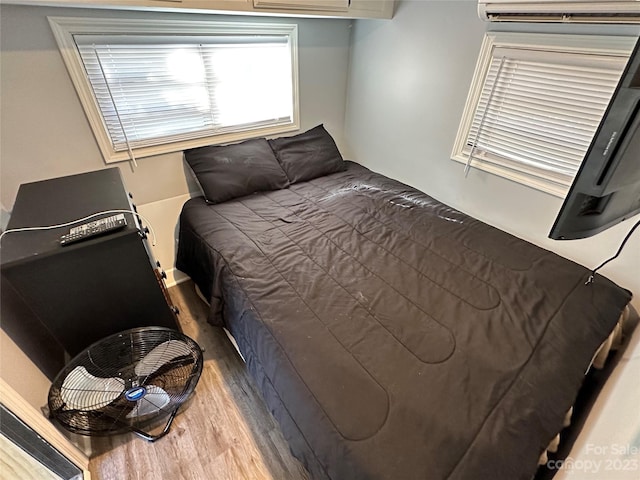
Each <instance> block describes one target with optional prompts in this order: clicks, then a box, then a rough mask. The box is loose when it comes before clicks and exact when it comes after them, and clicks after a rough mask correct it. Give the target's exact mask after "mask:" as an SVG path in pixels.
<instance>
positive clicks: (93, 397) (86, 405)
mask: <svg viewBox="0 0 640 480" xmlns="http://www.w3.org/2000/svg"><path fill="white" fill-rule="evenodd" d="M123 392H124V380H122V379H121V378H116V377H111V378H100V377H94V376H93V375H91V374H90V373H89V372H87V369H86V368H84V367H81V366H80V367H76V368H74V369H73V370H71V372H69V374H68V375H67V376H66V378H65V379H64V382H63V383H62V387H61V388H60V397H61V398H62V401H63V402H64V403H65V406H66V407H67V408H70V409H74V410H98V409H100V408H102V407H104V406H106V405H109V404H110V403H111V402H113V401H114V400H116V399H117V398H118V397H119V396H120V395H122V393H123Z"/></svg>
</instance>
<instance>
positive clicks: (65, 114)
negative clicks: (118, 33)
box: [0, 5, 350, 407]
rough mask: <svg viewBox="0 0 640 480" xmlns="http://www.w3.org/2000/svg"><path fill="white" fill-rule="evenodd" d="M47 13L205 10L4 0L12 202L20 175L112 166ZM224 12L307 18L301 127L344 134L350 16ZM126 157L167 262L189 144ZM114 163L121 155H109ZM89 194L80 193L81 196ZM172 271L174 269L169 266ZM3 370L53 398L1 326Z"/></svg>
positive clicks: (1, 157)
mask: <svg viewBox="0 0 640 480" xmlns="http://www.w3.org/2000/svg"><path fill="white" fill-rule="evenodd" d="M48 15H56V16H91V17H95V16H104V17H122V16H127V17H145V18H149V17H161V18H165V19H171V18H176V19H177V18H180V19H185V18H193V19H200V20H202V19H203V18H207V17H206V16H204V15H187V14H149V13H146V14H145V13H142V12H118V11H100V10H81V9H62V8H44V7H21V6H13V5H2V7H1V15H0V21H1V25H0V35H1V36H0V49H1V56H0V70H1V72H0V74H1V77H0V88H1V94H2V103H1V109H0V138H1V139H2V142H1V145H0V202H1V205H2V212H3V213H2V219H3V221H4V217H5V215H4V210H5V208H6V209H7V210H11V209H12V208H13V203H14V200H15V196H16V193H17V190H18V186H19V185H20V184H21V183H25V182H32V181H37V180H42V179H46V178H52V177H57V176H61V175H70V174H75V173H81V172H86V171H91V170H97V169H101V168H105V167H106V165H105V164H104V162H103V160H102V157H101V155H100V151H99V150H98V147H97V144H96V142H95V140H94V137H93V134H92V132H91V129H90V127H89V124H88V122H87V120H86V118H85V115H84V112H83V110H82V107H81V105H80V102H79V100H78V98H77V95H76V92H75V90H74V88H73V85H72V83H71V80H70V79H69V75H68V74H67V70H66V68H65V66H64V64H63V61H62V58H61V56H60V53H59V51H58V47H57V45H56V43H55V40H54V38H53V34H52V33H51V29H50V27H49V24H48V22H47V16H48ZM216 20H225V21H226V20H228V21H242V22H247V21H267V22H285V23H291V22H295V23H297V24H298V25H299V32H298V35H299V66H300V71H299V78H300V114H301V127H302V129H303V130H305V129H308V128H311V127H314V126H315V125H316V124H318V123H321V122H324V124H325V126H326V127H327V129H328V130H329V131H330V132H331V133H333V134H334V136H335V138H336V140H337V142H338V144H339V145H340V144H342V143H343V138H342V132H343V129H344V109H345V97H346V86H347V67H348V59H349V35H350V29H349V26H350V21H348V20H330V19H291V18H287V19H277V18H271V17H269V18H266V17H265V18H253V17H228V16H216ZM138 165H139V167H138V168H137V169H136V170H135V172H134V171H132V170H131V167H130V166H129V164H127V163H124V164H119V166H120V168H121V170H122V172H123V176H124V178H125V183H126V186H127V188H128V189H129V190H130V191H131V192H132V193H133V194H134V201H135V202H136V203H137V205H138V206H139V211H140V212H141V213H142V214H143V215H145V216H147V217H148V218H149V219H150V221H151V223H152V224H153V226H154V227H155V230H156V233H157V234H158V244H157V246H156V248H155V249H154V251H155V255H156V257H157V258H158V259H159V260H160V261H161V262H162V264H163V267H164V268H165V269H169V270H170V269H171V267H172V266H173V264H174V261H175V239H174V238H175V233H176V225H177V220H178V214H179V211H180V208H181V206H182V204H183V203H184V201H185V200H186V199H188V198H189V195H190V191H191V192H197V187H195V186H194V185H193V184H192V182H191V181H190V179H189V180H188V179H187V176H186V174H185V170H184V166H183V160H182V153H181V152H179V153H175V154H169V155H162V156H158V157H152V158H144V159H140V160H138ZM109 166H113V164H111V165H109ZM78 201H82V199H78ZM168 273H169V274H170V275H171V273H172V272H171V271H169V272H168ZM0 334H1V335H0V343H1V345H0V364H1V367H2V368H1V370H0V375H1V376H2V378H3V379H5V380H6V381H7V382H8V383H9V384H10V385H11V386H12V387H13V388H14V389H16V390H17V391H18V392H19V393H21V394H22V395H23V396H24V398H25V399H27V401H29V403H31V404H32V405H33V406H35V407H40V406H42V405H44V404H45V403H46V395H47V391H48V385H49V382H48V380H47V379H46V377H44V376H43V375H42V374H40V372H39V370H38V369H37V368H36V367H35V365H33V363H32V362H31V361H30V360H29V359H28V358H27V357H26V356H25V355H24V354H22V352H21V351H20V350H19V349H18V348H17V347H16V345H15V344H14V343H13V342H12V341H11V339H10V338H9V337H7V336H6V335H5V334H4V332H0Z"/></svg>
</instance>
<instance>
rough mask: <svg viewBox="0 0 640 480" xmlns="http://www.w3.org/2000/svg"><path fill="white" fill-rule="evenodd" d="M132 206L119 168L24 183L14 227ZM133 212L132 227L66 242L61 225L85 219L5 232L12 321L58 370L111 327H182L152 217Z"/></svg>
mask: <svg viewBox="0 0 640 480" xmlns="http://www.w3.org/2000/svg"><path fill="white" fill-rule="evenodd" d="M131 208H132V205H131V203H130V199H129V195H128V194H127V192H126V190H125V187H124V184H123V181H122V177H121V175H120V170H119V169H118V168H109V169H105V170H98V171H95V172H89V173H83V174H79V175H72V176H67V177H61V178H55V179H50V180H45V181H41V182H34V183H28V184H23V185H21V186H20V189H19V190H18V195H17V197H16V201H15V205H14V208H13V212H12V215H11V220H10V222H9V225H8V226H7V229H15V228H22V227H33V226H45V225H55V224H61V223H65V222H69V221H71V220H75V219H78V218H82V217H86V216H88V215H90V214H93V213H96V212H100V211H105V210H129V211H130V210H131ZM114 214H115V213H110V214H104V215H101V216H99V217H94V218H92V219H89V220H86V221H85V222H81V223H86V222H90V221H93V220H96V219H98V218H101V217H108V216H110V215H114ZM125 219H126V222H127V225H126V227H124V228H122V229H119V230H117V231H113V232H111V233H107V234H105V235H102V236H97V237H93V238H89V239H85V240H83V241H81V242H77V243H73V244H70V245H66V246H61V245H60V237H61V235H63V234H66V233H68V232H69V229H70V228H71V227H76V226H78V224H74V225H70V226H66V227H61V228H55V229H51V230H40V231H29V232H16V233H8V234H6V235H5V236H4V238H3V239H2V246H1V249H0V260H1V264H2V268H1V271H2V283H1V291H2V301H1V304H2V328H3V330H5V332H6V333H7V334H8V335H9V336H10V337H11V338H12V339H13V340H14V341H15V342H16V344H18V346H20V347H21V349H22V350H23V351H24V352H25V353H26V354H27V355H28V356H29V357H30V358H31V359H32V360H33V361H34V363H36V365H38V367H39V368H40V369H41V370H42V371H43V372H44V373H45V374H46V375H47V376H48V377H49V378H53V377H54V376H55V374H56V373H57V372H58V371H59V370H60V368H61V367H62V366H63V365H64V363H65V361H66V360H68V358H69V356H71V357H72V356H75V355H76V354H78V353H80V352H81V351H82V350H83V349H84V348H86V347H87V346H89V345H90V344H92V343H93V342H96V341H98V340H100V339H101V338H103V337H106V336H107V335H111V334H113V333H117V332H119V331H122V330H126V329H128V328H133V327H142V326H151V325H158V326H164V327H170V328H174V329H177V328H178V323H177V321H176V316H175V311H176V310H175V309H174V307H173V306H172V305H171V304H170V300H169V297H168V295H167V292H166V288H165V285H164V282H163V280H162V277H161V275H162V273H161V272H160V270H159V265H155V264H154V261H153V258H152V256H151V254H150V251H149V250H148V246H147V245H146V241H147V240H146V233H145V229H144V226H142V225H141V224H140V223H139V222H138V218H137V217H135V216H134V215H133V214H131V213H125Z"/></svg>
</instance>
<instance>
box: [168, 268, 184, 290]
mask: <svg viewBox="0 0 640 480" xmlns="http://www.w3.org/2000/svg"><path fill="white" fill-rule="evenodd" d="M165 273H166V274H167V278H166V279H165V281H164V283H165V284H166V285H167V288H170V287H174V286H176V285H178V284H179V283H182V282H186V281H187V280H189V279H190V277H189V275H187V274H186V273H182V272H181V271H180V270H178V269H177V268H170V269H169V270H165Z"/></svg>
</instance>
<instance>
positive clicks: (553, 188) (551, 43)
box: [451, 32, 636, 198]
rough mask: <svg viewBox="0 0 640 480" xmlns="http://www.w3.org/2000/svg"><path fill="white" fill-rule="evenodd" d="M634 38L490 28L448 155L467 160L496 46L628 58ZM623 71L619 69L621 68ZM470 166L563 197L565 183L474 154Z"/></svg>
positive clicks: (565, 192)
mask: <svg viewBox="0 0 640 480" xmlns="http://www.w3.org/2000/svg"><path fill="white" fill-rule="evenodd" d="M635 42H636V37H627V36H599V35H570V34H542V33H513V32H490V33H487V34H485V37H484V40H483V42H482V47H481V49H480V54H479V56H478V61H477V64H476V69H475V73H474V76H473V80H472V83H471V87H470V89H469V93H468V96H467V101H466V104H465V107H464V111H463V114H462V119H461V121H460V125H459V127H458V133H457V135H456V138H455V141H454V145H453V150H452V152H451V159H452V160H455V161H457V162H460V163H463V164H465V165H466V164H467V162H468V159H469V154H470V153H471V149H470V148H469V147H468V146H467V138H468V136H469V131H470V128H471V125H472V122H473V117H474V115H475V110H476V106H477V104H478V102H479V100H480V96H481V94H482V89H483V86H484V83H485V78H486V77H487V74H488V71H489V67H490V65H491V60H492V52H493V50H494V49H495V48H515V49H524V50H536V51H542V52H545V51H548V52H559V53H576V54H584V55H594V54H595V55H605V56H611V57H616V58H622V59H625V60H626V59H628V58H629V56H630V55H631V52H632V50H633V47H634V45H635ZM621 73H622V72H621ZM471 168H476V169H479V170H483V171H485V172H489V173H492V174H495V175H498V176H500V177H503V178H507V179H509V180H512V181H514V182H518V183H520V184H523V185H526V186H529V187H532V188H535V189H537V190H541V191H543V192H546V193H550V194H552V195H555V196H557V197H560V198H564V197H565V196H566V194H567V191H568V188H569V187H568V186H567V187H564V186H561V185H557V184H554V183H553V182H547V181H544V180H540V179H537V178H535V177H534V176H529V175H526V174H524V173H521V172H517V171H515V170H512V169H509V168H507V167H501V166H498V165H496V164H494V163H489V162H486V161H483V160H482V159H480V158H477V157H475V156H474V157H473V159H472V162H471Z"/></svg>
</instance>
